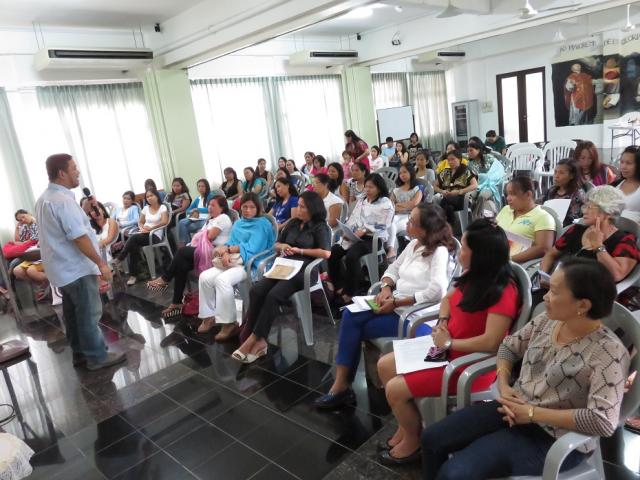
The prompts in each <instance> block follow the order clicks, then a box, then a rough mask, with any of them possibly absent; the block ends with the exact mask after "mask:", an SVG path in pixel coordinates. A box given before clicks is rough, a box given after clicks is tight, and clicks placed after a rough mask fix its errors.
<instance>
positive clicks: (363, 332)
mask: <svg viewBox="0 0 640 480" xmlns="http://www.w3.org/2000/svg"><path fill="white" fill-rule="evenodd" d="M399 318H400V317H399V316H398V314H397V313H394V312H392V313H386V314H383V315H377V314H375V313H373V312H372V311H371V310H369V311H366V312H358V313H351V312H350V311H349V310H348V309H345V310H344V313H343V314H342V321H341V322H340V335H339V337H338V353H337V355H336V364H337V365H340V366H343V367H349V369H350V378H351V379H353V378H354V377H355V374H356V371H357V370H358V364H359V363H360V348H361V344H362V341H363V340H370V339H372V338H381V337H397V336H398V319H399ZM404 328H405V330H406V328H407V326H406V325H405V326H404Z"/></svg>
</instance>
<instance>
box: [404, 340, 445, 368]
mask: <svg viewBox="0 0 640 480" xmlns="http://www.w3.org/2000/svg"><path fill="white" fill-rule="evenodd" d="M432 346H433V338H432V337H431V335H426V336H424V337H416V338H409V339H406V340H394V341H393V353H394V355H395V358H396V372H397V373H411V372H417V371H419V370H426V369H428V368H438V367H442V366H443V365H446V364H447V363H449V362H425V361H424V357H426V356H427V352H428V351H429V349H430V348H431V347H432Z"/></svg>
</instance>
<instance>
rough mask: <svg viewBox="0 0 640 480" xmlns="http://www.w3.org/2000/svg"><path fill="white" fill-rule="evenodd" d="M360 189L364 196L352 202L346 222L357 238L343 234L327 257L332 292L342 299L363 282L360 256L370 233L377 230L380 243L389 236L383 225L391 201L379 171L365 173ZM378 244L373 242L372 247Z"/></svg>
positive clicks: (369, 245) (390, 212)
mask: <svg viewBox="0 0 640 480" xmlns="http://www.w3.org/2000/svg"><path fill="white" fill-rule="evenodd" d="M364 192H365V195H364V197H362V198H360V199H359V200H358V201H357V202H356V206H355V207H354V209H353V212H351V215H350V216H349V219H348V220H347V226H348V227H349V228H350V229H351V231H352V232H353V233H354V235H355V236H356V237H358V238H360V241H355V239H354V241H353V242H352V241H350V240H349V239H347V238H344V239H343V240H342V242H341V243H340V244H336V245H334V246H333V247H332V248H331V257H330V258H329V277H331V282H333V286H334V290H335V292H336V294H337V295H341V296H342V300H343V301H344V302H345V303H348V302H350V301H351V297H352V296H353V295H355V294H356V292H357V291H358V290H359V289H360V287H361V285H362V283H363V280H364V279H363V275H362V268H361V266H360V258H361V257H362V256H363V255H366V254H367V253H371V251H372V249H373V246H372V243H373V234H374V233H377V234H378V239H379V241H380V242H382V243H383V244H384V243H385V242H386V241H387V239H388V238H389V232H388V231H387V229H388V228H389V225H391V221H392V220H393V211H394V207H393V203H391V200H389V190H388V189H387V183H386V182H385V181H384V179H383V178H382V177H381V176H380V174H378V173H372V174H371V175H369V176H368V177H367V179H366V180H365V182H364ZM378 247H379V245H376V246H375V248H376V249H377V248H378ZM343 258H344V259H345V261H344V264H343V262H342V259H343ZM345 266H346V268H345Z"/></svg>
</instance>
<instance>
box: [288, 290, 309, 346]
mask: <svg viewBox="0 0 640 480" xmlns="http://www.w3.org/2000/svg"><path fill="white" fill-rule="evenodd" d="M291 301H292V302H293V305H294V306H295V307H296V313H297V314H298V318H299V319H300V323H301V324H302V331H303V333H304V341H305V343H306V344H307V345H309V346H311V345H313V312H312V311H311V299H310V298H309V295H308V294H307V293H306V292H304V291H302V292H296V293H294V294H293V296H292V297H291Z"/></svg>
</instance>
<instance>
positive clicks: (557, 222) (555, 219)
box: [540, 205, 564, 240]
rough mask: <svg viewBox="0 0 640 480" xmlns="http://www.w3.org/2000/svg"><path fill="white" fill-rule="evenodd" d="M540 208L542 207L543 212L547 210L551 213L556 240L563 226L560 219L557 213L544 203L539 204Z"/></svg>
mask: <svg viewBox="0 0 640 480" xmlns="http://www.w3.org/2000/svg"><path fill="white" fill-rule="evenodd" d="M540 208H542V209H543V210H544V211H545V212H547V213H548V214H549V215H551V216H552V217H553V221H554V222H555V224H556V238H555V239H556V240H557V239H558V238H560V236H561V235H562V232H563V229H564V227H563V226H562V221H561V220H560V219H559V218H558V214H557V213H556V211H555V210H554V209H553V208H551V207H548V206H546V205H541V206H540Z"/></svg>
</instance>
